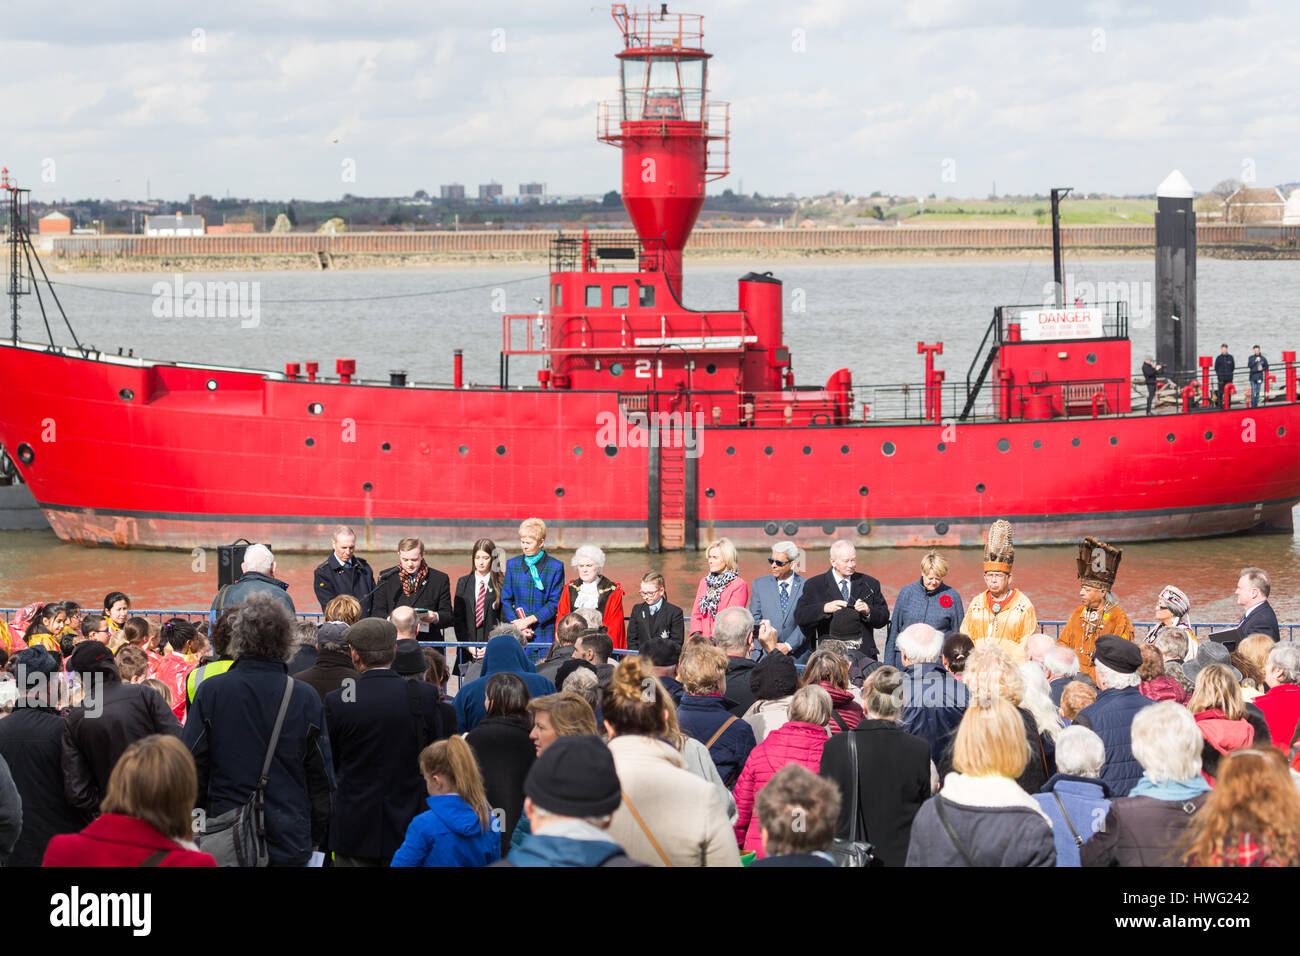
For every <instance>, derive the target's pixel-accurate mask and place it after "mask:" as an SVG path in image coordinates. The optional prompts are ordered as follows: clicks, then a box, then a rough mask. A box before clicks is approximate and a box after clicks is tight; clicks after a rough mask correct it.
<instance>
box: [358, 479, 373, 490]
mask: <svg viewBox="0 0 1300 956" xmlns="http://www.w3.org/2000/svg"><path fill="white" fill-rule="evenodd" d="M361 490H362V491H366V492H369V491H374V490H375V486H374V485H372V484H371V483H370V482H368V481H367V482H366V483H365V484H364V485H362V486H361Z"/></svg>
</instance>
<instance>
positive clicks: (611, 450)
mask: <svg viewBox="0 0 1300 956" xmlns="http://www.w3.org/2000/svg"><path fill="white" fill-rule="evenodd" d="M617 454H618V447H617V446H615V445H606V446H605V455H606V457H609V458H613V457H614V456H615V455H617Z"/></svg>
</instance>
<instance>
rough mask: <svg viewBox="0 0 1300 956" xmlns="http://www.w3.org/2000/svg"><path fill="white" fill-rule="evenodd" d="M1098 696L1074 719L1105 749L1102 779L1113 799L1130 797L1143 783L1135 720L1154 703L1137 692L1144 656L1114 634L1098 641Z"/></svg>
mask: <svg viewBox="0 0 1300 956" xmlns="http://www.w3.org/2000/svg"><path fill="white" fill-rule="evenodd" d="M1093 656H1094V657H1095V658H1096V669H1097V687H1098V688H1099V689H1100V693H1098V694H1097V700H1096V702H1095V703H1093V704H1091V705H1090V706H1088V707H1085V708H1084V709H1083V710H1081V711H1080V712H1079V716H1078V717H1076V718H1075V719H1074V722H1075V723H1076V724H1079V725H1080V726H1083V727H1090V728H1092V730H1093V731H1094V732H1095V733H1096V734H1097V736H1098V737H1100V738H1101V742H1102V744H1103V745H1105V747H1106V762H1105V763H1104V764H1102V768H1101V775H1100V779H1101V782H1102V783H1104V784H1105V785H1106V789H1108V790H1109V791H1110V793H1111V795H1112V796H1115V797H1127V796H1128V793H1129V791H1130V790H1132V789H1133V787H1134V786H1136V785H1137V782H1138V781H1139V780H1141V779H1142V765H1141V764H1139V763H1138V762H1137V758H1136V757H1134V756H1133V736H1132V728H1133V718H1134V717H1135V716H1136V715H1137V712H1138V711H1139V710H1141V709H1142V708H1144V707H1149V706H1151V705H1152V704H1154V703H1155V701H1153V700H1150V699H1149V698H1147V697H1144V696H1142V692H1141V691H1139V690H1138V684H1139V683H1141V678H1139V677H1138V668H1139V667H1141V666H1142V652H1141V651H1140V650H1139V649H1138V646H1137V645H1136V644H1134V643H1133V642H1132V641H1126V640H1124V638H1122V637H1119V636H1118V635H1115V634H1103V635H1102V636H1101V637H1099V638H1097V650H1096V653H1095V654H1094V655H1093Z"/></svg>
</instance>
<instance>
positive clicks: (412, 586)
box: [397, 558, 429, 597]
mask: <svg viewBox="0 0 1300 956" xmlns="http://www.w3.org/2000/svg"><path fill="white" fill-rule="evenodd" d="M397 576H398V577H399V578H400V579H401V581H402V593H403V594H405V595H406V596H407V597H410V596H411V595H412V594H414V593H415V592H416V591H418V590H420V588H422V587H424V582H425V581H427V580H429V565H428V564H426V563H425V561H424V559H423V558H421V559H420V566H419V567H418V568H416V570H415V573H414V574H407V573H406V572H405V571H402V570H400V569H399V570H398V572H397Z"/></svg>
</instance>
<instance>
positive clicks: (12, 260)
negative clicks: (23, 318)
mask: <svg viewBox="0 0 1300 956" xmlns="http://www.w3.org/2000/svg"><path fill="white" fill-rule="evenodd" d="M0 189H3V190H4V191H5V192H6V193H8V196H7V197H6V198H7V199H8V200H9V202H8V206H9V223H8V226H9V230H8V235H7V236H6V237H5V238H6V243H7V245H8V246H9V285H8V287H7V288H6V290H5V291H6V292H7V293H8V295H9V337H10V338H11V339H12V340H13V342H14V344H15V345H17V344H18V319H19V317H20V315H21V309H20V308H19V306H18V303H19V298H18V297H19V296H21V295H28V294H30V292H31V281H30V280H31V275H30V274H29V273H28V272H27V269H26V257H25V256H24V255H23V249H24V247H25V246H26V244H27V232H28V231H29V230H30V228H31V223H30V222H29V221H28V218H29V216H30V214H31V201H30V196H31V190H30V189H19V188H18V187H17V186H16V185H14V184H13V183H10V182H9V169H8V168H7V167H6V168H4V169H0Z"/></svg>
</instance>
